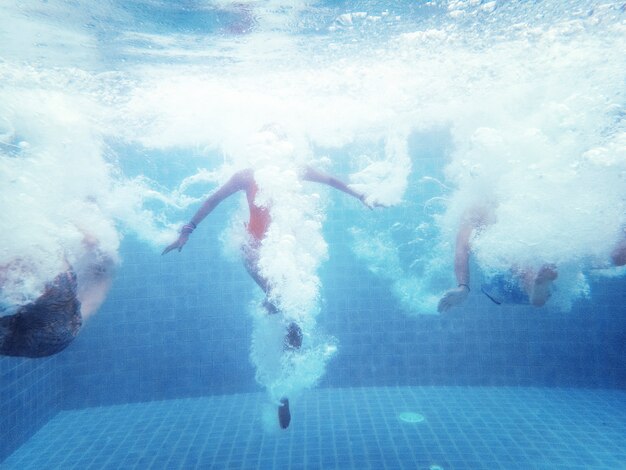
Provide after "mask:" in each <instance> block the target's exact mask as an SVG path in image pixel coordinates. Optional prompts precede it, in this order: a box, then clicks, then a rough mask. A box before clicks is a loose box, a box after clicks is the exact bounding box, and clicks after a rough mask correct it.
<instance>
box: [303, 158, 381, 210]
mask: <svg viewBox="0 0 626 470" xmlns="http://www.w3.org/2000/svg"><path fill="white" fill-rule="evenodd" d="M302 179H304V180H306V181H313V182H314V183H322V184H325V185H327V186H331V187H333V188H335V189H338V190H339V191H343V192H344V193H346V194H349V195H350V196H352V197H354V198H356V199H358V200H359V201H361V202H362V203H363V204H364V205H365V206H366V207H368V208H370V209H373V207H372V205H371V204H369V203H368V202H367V201H366V200H365V194H361V193H358V192H356V191H354V190H353V189H351V188H349V187H348V185H347V184H345V183H344V182H343V181H341V180H339V179H337V178H335V177H334V176H331V175H329V174H326V173H323V172H321V171H318V170H316V169H314V168H311V167H310V166H307V167H306V170H305V172H304V176H303V177H302Z"/></svg>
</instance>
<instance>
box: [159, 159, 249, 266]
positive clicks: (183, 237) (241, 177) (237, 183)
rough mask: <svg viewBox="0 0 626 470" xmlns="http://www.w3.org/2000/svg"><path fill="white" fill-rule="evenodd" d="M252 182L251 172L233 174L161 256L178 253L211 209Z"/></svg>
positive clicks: (207, 200)
mask: <svg viewBox="0 0 626 470" xmlns="http://www.w3.org/2000/svg"><path fill="white" fill-rule="evenodd" d="M252 181H253V174H252V170H250V169H247V170H242V171H238V172H237V173H235V174H233V175H232V176H231V177H230V179H229V180H228V181H227V182H226V183H224V184H223V185H222V186H220V187H219V188H218V189H217V191H215V192H214V193H213V194H211V195H210V196H209V197H208V198H207V199H206V201H204V203H203V204H202V206H200V208H199V209H198V210H197V211H196V213H195V214H194V215H193V217H192V218H191V220H190V221H189V223H188V224H185V225H183V228H182V230H181V232H180V235H179V237H178V239H177V240H176V241H174V242H173V243H171V244H170V245H168V246H167V247H166V248H165V249H164V250H163V253H161V254H162V255H164V254H166V253H169V252H170V251H172V250H175V249H178V251H180V250H182V249H183V246H184V245H185V243H187V240H188V239H189V235H190V234H191V232H193V231H194V229H195V228H196V227H197V226H198V224H200V222H202V221H203V220H204V218H205V217H206V216H207V215H209V214H210V213H211V212H212V211H213V209H215V208H216V207H217V206H218V205H219V203H220V202H222V201H223V200H224V199H226V198H227V197H229V196H231V195H233V194H234V193H236V192H237V191H241V190H246V189H247V188H248V187H249V186H250V184H251V183H252Z"/></svg>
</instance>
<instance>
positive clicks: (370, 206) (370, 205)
mask: <svg viewBox="0 0 626 470" xmlns="http://www.w3.org/2000/svg"><path fill="white" fill-rule="evenodd" d="M359 201H361V202H362V203H363V205H364V206H365V207H367V208H368V209H369V210H371V211H373V210H374V207H385V206H384V205H383V204H381V203H379V202H376V201H372V202H370V201H368V200H367V196H366V195H365V194H360V195H359Z"/></svg>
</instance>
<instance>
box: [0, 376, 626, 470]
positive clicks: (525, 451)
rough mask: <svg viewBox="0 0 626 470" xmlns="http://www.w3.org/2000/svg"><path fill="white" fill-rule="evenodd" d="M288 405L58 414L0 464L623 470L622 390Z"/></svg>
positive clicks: (320, 399)
mask: <svg viewBox="0 0 626 470" xmlns="http://www.w3.org/2000/svg"><path fill="white" fill-rule="evenodd" d="M292 408H293V409H292V422H291V427H290V428H289V429H288V430H286V431H282V430H280V429H278V426H277V425H276V426H275V428H269V427H268V425H267V424H266V422H267V421H266V419H264V416H265V417H266V418H268V417H272V418H273V413H272V414H268V413H269V410H270V408H269V405H268V404H267V401H266V398H265V395H264V394H262V393H252V394H240V395H227V396H213V397H204V398H190V399H180V400H169V401H161V402H150V403H134V404H127V405H118V406H108V407H99V408H88V409H82V410H73V411H64V412H61V413H59V414H58V415H56V416H55V417H54V418H53V419H52V420H50V421H49V422H48V423H47V424H46V425H45V426H44V427H43V428H42V429H40V430H39V431H38V432H37V434H35V435H34V436H33V437H32V438H31V439H30V440H29V441H28V442H27V443H25V444H24V445H23V446H22V447H21V448H19V449H17V450H16V451H15V452H14V453H13V454H12V455H11V456H9V458H8V459H7V460H6V461H5V462H4V463H3V464H2V465H1V467H2V468H3V469H20V470H21V469H41V468H46V469H53V468H56V469H81V470H83V469H149V468H154V469H193V468H201V469H206V468H215V469H238V468H242V469H271V468H276V469H288V468H294V469H300V468H303V469H304V468H306V469H351V468H356V469H359V470H361V469H366V468H371V469H404V468H406V469H436V468H437V469H439V468H442V469H446V470H449V469H472V470H474V469H507V470H508V469H591V468H593V469H623V468H626V444H625V443H626V391H620V390H582V389H546V388H483V387H401V388H382V387H381V388H355V389H318V390H311V391H308V392H306V393H304V394H303V395H302V396H301V397H300V398H298V399H292ZM264 410H267V413H264ZM406 412H413V413H418V414H419V415H422V416H423V417H424V419H423V421H421V422H405V421H403V420H401V419H400V418H399V416H400V415H401V414H402V413H406ZM272 424H273V421H272Z"/></svg>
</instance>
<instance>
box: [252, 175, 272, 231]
mask: <svg viewBox="0 0 626 470" xmlns="http://www.w3.org/2000/svg"><path fill="white" fill-rule="evenodd" d="M258 191H259V187H258V186H257V184H256V181H254V180H252V184H251V185H250V189H249V191H247V192H246V196H247V197H248V207H249V209H250V221H249V222H248V233H250V235H252V238H253V239H254V240H256V241H258V242H260V241H261V240H263V238H264V237H265V233H266V232H267V228H268V227H269V225H270V222H271V221H272V219H271V217H270V212H269V210H268V209H267V208H266V207H260V206H257V205H256V204H255V202H254V199H255V198H256V194H257V192H258Z"/></svg>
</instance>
